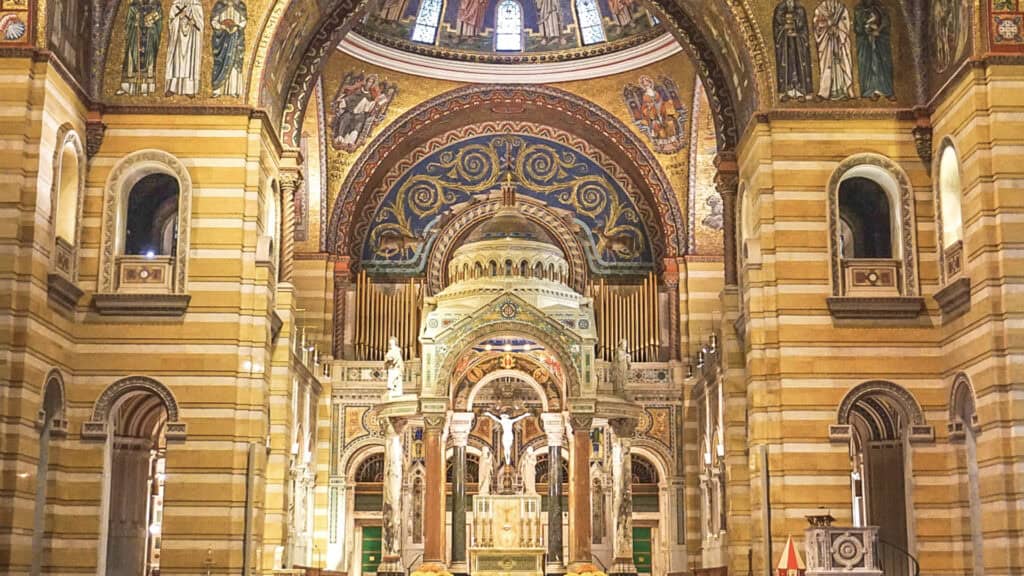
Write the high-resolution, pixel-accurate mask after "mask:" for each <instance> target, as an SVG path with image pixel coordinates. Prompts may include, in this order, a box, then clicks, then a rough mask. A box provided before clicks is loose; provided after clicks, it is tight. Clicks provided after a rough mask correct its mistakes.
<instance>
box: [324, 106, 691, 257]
mask: <svg viewBox="0 0 1024 576" xmlns="http://www.w3.org/2000/svg"><path fill="white" fill-rule="evenodd" d="M499 111H500V112H501V113H502V118H513V119H510V120H504V119H503V120H493V118H494V117H495V113H496V112H499ZM502 134H515V135H517V136H518V137H519V140H517V141H516V144H515V145H514V146H512V147H511V148H509V146H508V142H505V143H504V144H502V143H501V140H500V138H498V135H502ZM470 141H472V142H474V143H475V144H478V145H484V147H485V148H486V149H487V150H489V152H488V154H492V156H487V158H488V159H490V160H491V161H495V160H494V159H496V158H497V159H498V160H497V161H498V162H499V163H500V162H501V160H500V158H501V156H502V155H507V154H508V153H509V151H510V150H511V152H512V156H511V158H512V161H513V162H514V163H515V162H525V163H526V164H528V163H529V158H530V153H529V152H528V149H530V147H531V146H535V145H543V146H545V147H547V149H549V150H553V151H555V152H556V154H555V156H543V157H542V156H537V158H543V159H544V161H545V162H546V161H548V159H550V160H551V161H553V162H557V164H555V165H553V166H558V167H559V169H560V172H558V171H556V172H552V173H550V174H548V175H547V176H546V177H550V180H547V181H539V180H538V181H534V182H533V183H532V184H530V182H529V179H530V176H529V175H517V177H520V178H523V182H522V185H521V187H520V192H521V193H522V194H525V195H527V196H531V197H535V198H536V199H537V200H539V201H543V202H545V203H547V204H548V205H549V206H551V207H552V208H557V209H560V210H563V211H565V212H566V213H567V214H570V215H572V217H573V218H576V219H577V220H579V222H580V223H581V227H582V228H584V229H585V230H586V231H587V232H586V234H588V235H590V236H589V238H590V241H589V245H590V246H591V247H592V249H593V247H594V246H596V242H597V240H596V237H595V236H593V234H599V233H598V232H597V229H598V228H600V229H601V230H602V232H604V233H606V234H607V233H609V231H608V229H607V226H608V223H607V219H608V218H609V217H610V216H611V214H610V212H608V208H607V207H608V206H609V204H608V203H606V204H604V205H603V206H604V208H602V210H601V211H599V212H594V213H592V214H590V215H587V214H586V212H587V210H588V209H586V208H584V209H583V211H582V212H581V211H580V209H579V208H572V207H570V205H571V201H570V197H571V196H572V190H574V188H573V185H574V184H577V183H581V182H585V181H586V178H598V179H603V180H601V181H602V182H604V183H605V184H602V185H603V186H605V188H606V191H607V192H608V193H609V194H606V195H604V196H602V198H604V199H606V200H607V199H609V198H612V197H615V198H617V199H616V200H615V202H616V203H617V208H616V210H617V211H618V212H619V213H618V214H617V215H616V217H615V218H613V219H612V224H614V225H620V224H626V223H627V222H628V221H629V219H631V218H632V217H633V215H635V216H636V219H635V220H633V222H632V223H630V224H629V225H630V226H634V227H635V232H630V234H631V235H632V234H636V238H637V240H638V242H637V245H640V244H641V243H642V244H643V248H644V249H643V250H642V251H641V252H639V253H638V255H637V258H635V259H633V261H632V262H618V261H617V260H618V259H617V258H612V257H610V256H609V257H606V258H604V259H603V261H601V262H599V263H598V265H599V266H605V267H606V268H607V269H614V268H615V267H616V266H622V267H625V268H631V267H635V266H637V265H640V266H644V265H646V266H647V267H649V266H650V265H651V264H652V263H653V264H654V265H658V264H660V263H659V261H658V260H659V259H660V258H661V257H663V256H677V255H682V254H684V253H686V246H687V242H686V223H685V216H684V214H683V213H682V211H681V210H680V206H679V202H678V199H677V198H676V196H675V193H674V192H673V190H672V187H671V185H670V184H669V181H668V179H667V177H666V175H665V173H664V171H663V170H662V168H661V166H660V164H659V163H658V162H657V161H656V159H655V158H654V156H653V154H652V153H651V152H650V150H649V149H648V147H647V146H646V145H645V144H644V142H642V141H641V140H640V139H639V138H638V137H637V136H636V135H635V134H634V133H633V132H631V131H630V130H629V129H627V128H626V127H625V126H624V125H623V124H622V123H621V122H620V121H619V120H617V119H616V118H614V117H613V116H612V115H610V114H609V113H608V112H606V111H604V110H602V109H600V108H599V107H597V106H595V105H593V104H591V103H589V102H587V101H585V100H583V99H582V98H579V97H577V96H574V95H571V94H569V93H567V92H564V91H561V90H557V89H554V88H549V87H521V86H514V87H507V86H505V87H495V86H469V87H464V88H459V89H456V90H453V91H450V92H448V93H445V94H442V95H441V96H439V97H437V98H434V99H431V100H429V101H427V102H425V103H423V104H422V105H420V106H418V107H415V108H414V109H412V110H410V111H409V112H407V113H406V114H404V115H403V116H401V117H400V118H399V119H398V120H396V121H394V122H393V123H391V125H389V126H388V127H387V128H385V129H384V130H383V131H382V132H381V134H380V135H379V136H378V137H377V138H375V139H374V140H373V141H372V142H370V143H369V144H368V145H367V147H366V148H365V150H364V152H363V153H362V154H361V155H360V156H359V158H358V159H357V160H356V161H355V164H354V165H353V167H352V168H351V169H350V170H349V171H348V174H347V176H346V179H345V181H344V182H343V183H342V184H341V186H340V190H339V192H338V195H337V198H336V200H335V201H334V205H333V210H332V212H331V217H330V221H329V225H328V228H327V243H326V245H327V248H328V250H329V251H331V252H334V253H335V254H339V255H348V256H351V257H352V258H353V260H354V262H359V261H360V260H361V259H364V258H366V259H367V260H369V261H374V260H378V259H379V256H378V255H376V253H375V249H374V242H375V241H376V240H375V239H374V235H373V234H372V233H371V232H370V231H371V229H373V228H375V227H376V226H377V225H378V224H396V223H397V222H398V221H399V220H400V219H399V218H397V217H396V214H395V213H394V212H393V211H388V210H390V206H391V205H392V204H394V202H395V201H396V200H397V199H398V195H397V194H398V191H400V190H401V188H402V186H404V185H405V182H408V181H409V179H410V177H411V176H412V175H417V174H419V175H425V176H420V177H421V178H423V177H425V178H426V179H427V180H430V179H431V178H433V179H434V182H433V183H432V184H430V185H431V186H437V183H438V182H440V179H442V177H443V178H449V171H445V170H442V169H440V168H439V166H441V165H443V164H446V163H450V162H451V161H452V159H451V158H449V159H448V160H445V161H441V160H442V158H443V156H444V154H446V153H447V154H455V155H457V154H458V150H459V148H460V146H456V144H457V143H465V142H470ZM454 157H455V156H453V157H452V158H454ZM481 158H482V157H481ZM526 164H524V166H525V165H526ZM416 166H418V168H414V167H416ZM522 169H523V170H525V168H522ZM432 173H433V174H432ZM438 174H440V176H439V175H438ZM496 176H497V174H496V173H493V172H489V173H488V175H487V178H486V179H485V180H484V181H483V184H479V186H482V189H489V188H490V187H492V186H491V185H492V184H494V182H493V181H491V179H493V178H495V177H496ZM524 176H525V177H524ZM584 177H585V178H584ZM403 178H404V179H403ZM581 178H582V179H581ZM595 181H598V180H595ZM488 182H490V184H487V183H488ZM556 182H557V183H558V184H557V185H555V183H556ZM450 184H451V183H448V184H446V185H450ZM528 184H529V185H528ZM459 186H461V187H462V188H463V189H464V190H466V189H471V187H469V188H467V187H466V185H465V182H463V183H461V184H459ZM544 187H547V188H548V189H549V190H550V191H549V192H546V193H545V192H541V189H542V188H544ZM530 188H533V190H530ZM581 190H582V191H585V190H583V189H581ZM449 193H450V194H452V197H451V202H446V203H445V204H444V206H445V208H446V210H447V208H452V207H454V205H455V204H458V203H460V202H467V201H468V200H469V199H470V196H472V195H473V194H476V192H452V191H450V192H449ZM566 194H568V195H566ZM562 198H564V200H563V199H562ZM627 198H628V199H630V200H627ZM382 206H383V209H382V208H381V207H382ZM626 208H628V209H629V210H630V211H627V212H623V210H625V209H626ZM402 211H404V212H409V213H414V207H413V205H411V204H410V203H409V201H408V200H403V206H402ZM385 212H386V213H385ZM443 212H444V211H442V212H439V213H432V214H431V215H430V216H422V215H420V216H416V217H415V218H412V219H410V220H408V221H407V222H406V224H407V226H408V228H409V230H410V231H411V232H413V233H414V234H411V235H410V236H413V235H415V236H419V235H420V234H426V236H423V237H421V240H423V241H424V243H426V242H427V241H429V238H427V236H429V235H430V234H432V233H433V230H432V228H431V227H430V224H431V221H432V219H434V218H437V217H438V216H439V215H440V214H442V213H443ZM627 214H629V215H630V216H627ZM382 216H383V219H380V220H378V219H379V218H381V217H382ZM410 258H411V256H410V255H408V253H407V254H406V255H405V256H404V257H400V259H404V260H406V261H408V260H409V259H410ZM385 260H387V261H393V260H395V257H389V258H386V259H385ZM414 262H415V261H414ZM414 262H409V264H410V265H412V266H419V265H420V264H418V263H414ZM392 263H394V262H392Z"/></svg>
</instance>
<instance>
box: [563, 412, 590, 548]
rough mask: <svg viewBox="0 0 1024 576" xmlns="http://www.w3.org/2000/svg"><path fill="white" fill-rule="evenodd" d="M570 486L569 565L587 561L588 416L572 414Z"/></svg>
mask: <svg viewBox="0 0 1024 576" xmlns="http://www.w3.org/2000/svg"><path fill="white" fill-rule="evenodd" d="M570 419H571V423H572V485H571V486H569V499H570V502H571V503H570V510H571V511H572V518H571V521H572V530H571V538H570V542H569V544H570V546H569V557H570V560H571V563H572V564H576V563H579V562H590V561H591V560H592V558H591V548H590V546H591V541H590V538H591V533H590V426H591V424H592V423H593V421H594V417H593V416H591V415H590V414H572V415H571V416H570Z"/></svg>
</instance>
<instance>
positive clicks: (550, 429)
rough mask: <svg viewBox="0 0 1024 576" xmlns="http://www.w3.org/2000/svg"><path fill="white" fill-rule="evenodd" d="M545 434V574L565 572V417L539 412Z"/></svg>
mask: <svg viewBox="0 0 1024 576" xmlns="http://www.w3.org/2000/svg"><path fill="white" fill-rule="evenodd" d="M540 419H541V422H542V423H543V424H544V433H545V434H547V437H548V560H547V564H546V565H545V567H544V573H545V574H547V576H558V575H560V574H565V563H564V562H563V558H562V439H563V437H564V436H565V421H564V420H563V419H562V415H561V414H558V413H550V412H548V413H544V414H541V415H540Z"/></svg>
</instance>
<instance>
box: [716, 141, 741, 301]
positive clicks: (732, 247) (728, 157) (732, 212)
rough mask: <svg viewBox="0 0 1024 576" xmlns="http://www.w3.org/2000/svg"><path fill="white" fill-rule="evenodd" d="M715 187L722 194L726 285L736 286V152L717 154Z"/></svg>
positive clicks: (737, 166)
mask: <svg viewBox="0 0 1024 576" xmlns="http://www.w3.org/2000/svg"><path fill="white" fill-rule="evenodd" d="M715 170H716V171H717V172H716V173H715V188H717V189H718V193H719V194H720V195H721V196H722V228H723V230H722V234H723V236H724V241H725V250H724V251H723V255H722V257H723V259H724V260H725V285H726V286H735V285H736V283H737V275H736V194H737V193H738V191H739V182H740V175H739V163H738V162H737V160H736V153H735V152H731V151H728V150H723V151H721V152H719V153H718V154H717V155H715Z"/></svg>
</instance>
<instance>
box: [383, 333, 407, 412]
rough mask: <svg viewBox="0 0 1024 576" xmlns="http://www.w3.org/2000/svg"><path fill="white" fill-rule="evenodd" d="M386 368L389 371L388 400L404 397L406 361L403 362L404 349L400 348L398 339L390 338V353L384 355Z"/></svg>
mask: <svg viewBox="0 0 1024 576" xmlns="http://www.w3.org/2000/svg"><path fill="white" fill-rule="evenodd" d="M384 368H386V369H387V371H388V398H392V399H393V398H398V397H399V396H401V395H402V384H403V378H404V377H405V361H404V360H402V348H401V347H399V346H398V338H395V337H394V336H392V337H391V338H388V353H387V354H385V355H384Z"/></svg>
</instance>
